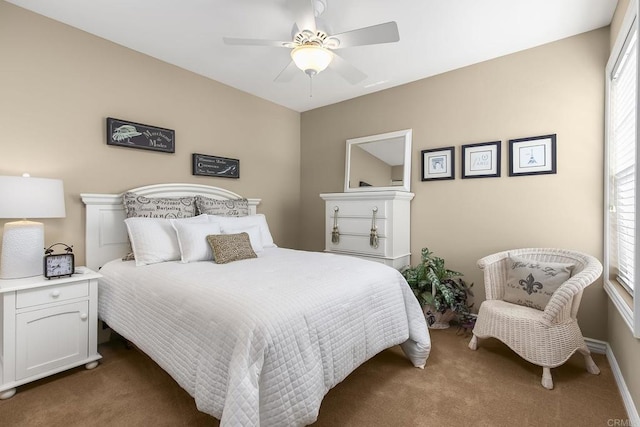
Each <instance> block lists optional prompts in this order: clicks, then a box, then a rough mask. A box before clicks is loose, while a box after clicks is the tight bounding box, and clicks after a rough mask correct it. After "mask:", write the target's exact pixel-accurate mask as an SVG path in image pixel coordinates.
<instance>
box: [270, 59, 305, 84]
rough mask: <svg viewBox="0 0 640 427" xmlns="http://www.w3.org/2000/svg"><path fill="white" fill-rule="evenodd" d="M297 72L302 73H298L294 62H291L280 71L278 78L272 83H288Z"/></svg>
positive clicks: (298, 70)
mask: <svg viewBox="0 0 640 427" xmlns="http://www.w3.org/2000/svg"><path fill="white" fill-rule="evenodd" d="M298 72H300V73H301V72H302V71H300V69H299V68H298V67H296V64H295V62H293V61H291V62H289V65H287V66H286V67H284V69H283V70H282V71H280V74H278V76H277V77H276V78H275V79H274V80H273V81H274V82H278V83H286V82H290V81H291V80H292V79H293V76H295V75H296V73H298Z"/></svg>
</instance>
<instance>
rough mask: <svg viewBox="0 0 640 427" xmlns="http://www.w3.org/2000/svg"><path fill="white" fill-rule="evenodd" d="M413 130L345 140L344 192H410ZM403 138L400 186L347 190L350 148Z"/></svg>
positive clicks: (349, 170) (349, 171) (349, 172)
mask: <svg viewBox="0 0 640 427" xmlns="http://www.w3.org/2000/svg"><path fill="white" fill-rule="evenodd" d="M412 135H413V129H404V130H398V131H395V132H388V133H381V134H378V135H370V136H363V137H360V138H352V139H347V155H346V160H345V169H344V192H345V193H353V192H356V191H384V190H393V191H406V192H410V191H411V139H412ZM394 138H404V171H403V174H402V185H394V186H389V187H354V188H349V176H350V174H351V147H353V146H355V145H359V144H366V143H367V142H374V141H380V140H385V139H394Z"/></svg>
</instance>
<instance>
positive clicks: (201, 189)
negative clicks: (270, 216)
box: [82, 184, 431, 426]
mask: <svg viewBox="0 0 640 427" xmlns="http://www.w3.org/2000/svg"><path fill="white" fill-rule="evenodd" d="M130 192H133V193H135V194H137V195H141V196H144V197H148V198H157V197H183V196H192V195H201V196H206V197H208V198H211V199H216V200H223V201H224V200H236V199H241V196H240V195H238V194H236V193H233V192H230V191H228V190H224V189H220V188H217V187H210V186H204V185H194V184H161V185H151V186H145V187H139V188H135V189H132V190H130ZM82 200H83V202H84V203H85V205H86V263H87V266H88V267H89V268H92V269H95V270H97V269H99V268H100V272H101V274H102V275H103V277H102V278H101V279H100V282H99V298H98V315H99V317H100V319H102V320H103V321H104V322H105V323H107V324H108V325H109V326H110V327H111V328H112V329H113V330H114V331H116V332H118V333H119V334H120V335H122V336H123V337H125V338H126V339H127V340H129V341H131V342H132V343H133V344H135V345H136V347H138V348H139V349H140V350H141V351H143V352H145V353H146V354H147V355H148V356H150V357H151V358H152V359H153V360H154V361H155V362H156V363H157V364H158V365H159V366H160V367H161V368H162V369H164V370H165V371H167V372H168V373H169V374H170V375H171V376H172V377H173V378H174V379H175V380H176V382H177V383H178V384H179V385H180V386H181V387H182V388H184V389H185V390H186V391H187V392H188V393H189V394H190V395H191V396H193V397H194V399H195V402H196V405H197V407H198V409H199V410H200V411H202V412H205V413H208V414H210V415H212V416H214V417H216V418H218V419H220V421H221V425H223V426H238V425H242V426H258V425H260V426H282V425H307V424H310V423H313V422H314V421H315V420H316V418H317V416H318V411H319V409H320V404H321V402H322V399H323V397H324V395H325V394H326V393H327V392H328V391H329V390H330V389H331V388H332V387H334V386H335V385H336V384H338V383H339V382H341V381H342V380H343V379H344V378H346V377H347V376H348V375H349V374H350V373H351V372H352V371H353V370H354V369H356V368H357V367H358V366H360V365H361V364H362V363H364V362H365V361H366V360H368V359H370V358H371V357H373V356H374V355H376V354H377V353H379V352H380V351H382V350H384V349H386V348H389V347H392V346H395V345H400V346H401V347H402V349H403V350H404V352H405V354H406V356H407V359H408V361H407V367H408V368H409V369H410V368H411V364H413V365H414V366H416V367H420V368H423V367H424V365H425V363H426V360H427V358H428V356H429V352H430V349H431V343H430V337H429V332H428V329H427V326H426V323H425V319H424V315H423V313H422V311H421V309H420V306H419V304H418V302H417V300H416V299H415V297H414V296H413V293H412V291H411V290H410V288H409V287H408V285H407V284H406V282H405V281H404V279H403V277H402V275H401V274H400V273H398V272H397V271H396V270H394V269H392V268H391V267H387V266H385V265H383V264H378V263H374V262H371V261H366V260H361V259H358V258H354V257H347V256H342V255H335V254H328V253H319V252H306V251H298V250H291V249H286V248H280V247H277V246H276V245H275V244H271V245H265V247H263V248H261V250H260V251H256V252H255V253H256V254H257V257H255V258H250V259H243V260H240V261H235V262H229V263H226V264H217V263H214V262H212V261H198V262H186V263H185V262H181V260H171V261H165V262H155V263H152V264H149V265H143V266H137V265H136V263H138V261H123V260H122V257H123V255H125V254H126V253H127V251H128V250H129V241H128V233H127V228H126V227H125V217H126V215H125V208H124V206H123V203H122V194H82ZM247 200H248V214H249V216H248V217H247V219H248V220H253V219H258V218H259V217H260V215H259V214H257V212H256V207H257V206H258V204H259V203H260V199H247ZM209 218H210V219H211V221H215V220H217V219H218V217H217V216H209ZM265 224H266V222H265ZM261 231H264V228H263V229H261ZM263 240H264V239H263ZM251 243H252V246H253V241H252V242H251ZM181 244H182V241H181ZM181 249H182V248H181ZM183 255H184V254H183Z"/></svg>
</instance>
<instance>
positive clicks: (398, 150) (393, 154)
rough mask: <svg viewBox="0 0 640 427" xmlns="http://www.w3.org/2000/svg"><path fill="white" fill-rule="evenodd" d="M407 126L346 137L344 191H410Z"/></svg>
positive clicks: (408, 132)
mask: <svg viewBox="0 0 640 427" xmlns="http://www.w3.org/2000/svg"><path fill="white" fill-rule="evenodd" d="M411 133H412V130H411V129H405V130H400V131H396V132H389V133H383V134H380V135H371V136H364V137H361V138H354V139H348V140H347V157H346V165H345V175H344V176H345V179H344V191H345V192H352V191H379V190H396V191H410V184H411Z"/></svg>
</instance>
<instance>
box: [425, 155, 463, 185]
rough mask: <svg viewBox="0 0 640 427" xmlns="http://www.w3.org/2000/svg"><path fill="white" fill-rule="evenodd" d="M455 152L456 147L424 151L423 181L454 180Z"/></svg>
mask: <svg viewBox="0 0 640 427" xmlns="http://www.w3.org/2000/svg"><path fill="white" fill-rule="evenodd" d="M454 152H455V147H444V148H434V149H431V150H422V151H421V152H420V153H421V155H422V180H423V181H433V180H438V179H454V178H455V162H454V157H453V155H454Z"/></svg>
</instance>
